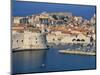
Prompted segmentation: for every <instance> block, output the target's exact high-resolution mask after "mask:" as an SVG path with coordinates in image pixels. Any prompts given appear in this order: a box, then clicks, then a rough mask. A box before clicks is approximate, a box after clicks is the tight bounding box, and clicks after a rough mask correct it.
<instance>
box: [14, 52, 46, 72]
mask: <svg viewBox="0 0 100 75" xmlns="http://www.w3.org/2000/svg"><path fill="white" fill-rule="evenodd" d="M46 51H47V50H31V51H19V52H13V55H12V56H13V57H12V58H13V59H12V62H13V72H14V73H24V72H28V71H33V70H34V69H38V68H40V67H42V64H45V61H44V59H45V54H46Z"/></svg>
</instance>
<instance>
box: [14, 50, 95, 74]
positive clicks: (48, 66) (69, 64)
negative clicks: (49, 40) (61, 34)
mask: <svg viewBox="0 0 100 75" xmlns="http://www.w3.org/2000/svg"><path fill="white" fill-rule="evenodd" d="M28 54H29V55H30V54H31V56H28ZM33 54H34V51H31V52H30V51H28V52H27V53H23V52H18V53H17V52H15V53H13V60H12V64H13V65H14V66H13V68H12V69H13V73H29V72H33V73H34V72H47V71H63V70H66V71H68V70H81V69H95V68H96V57H95V56H86V55H71V54H60V53H59V52H58V49H57V48H52V49H49V50H47V51H46V52H44V54H43V52H42V54H43V55H42V56H43V57H41V60H39V61H40V62H37V61H32V59H33V60H34V59H35V58H36V59H37V60H38V59H39V58H37V57H34V55H33ZM35 54H36V53H35ZM32 55H33V56H32ZM22 57H25V60H24V59H22ZM18 58H19V59H18ZM26 58H27V60H26ZM16 59H17V60H16ZM42 63H44V64H45V66H44V67H41V66H38V67H36V65H39V64H40V65H41V64H42ZM23 66H26V67H23Z"/></svg>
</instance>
